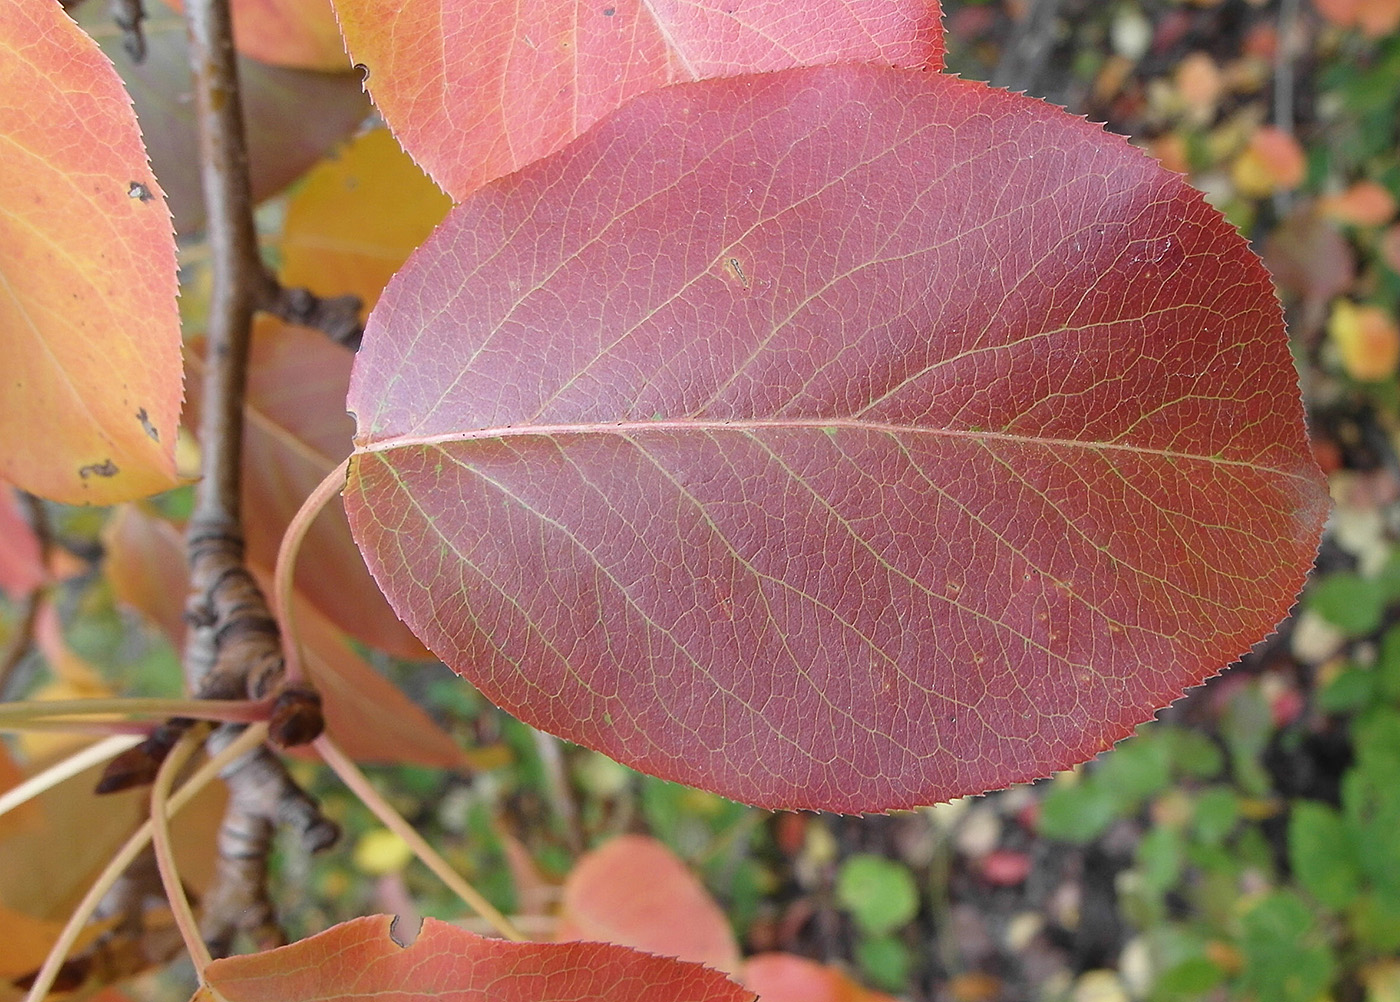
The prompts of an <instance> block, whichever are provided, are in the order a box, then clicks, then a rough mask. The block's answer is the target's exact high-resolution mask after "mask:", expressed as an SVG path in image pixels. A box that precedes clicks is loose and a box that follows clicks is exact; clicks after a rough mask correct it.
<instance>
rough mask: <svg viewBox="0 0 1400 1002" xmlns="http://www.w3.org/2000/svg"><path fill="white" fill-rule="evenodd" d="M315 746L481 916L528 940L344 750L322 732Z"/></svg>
mask: <svg viewBox="0 0 1400 1002" xmlns="http://www.w3.org/2000/svg"><path fill="white" fill-rule="evenodd" d="M312 747H314V748H315V749H316V751H317V753H319V754H320V756H321V758H323V759H324V760H325V762H326V764H327V765H328V766H330V767H331V769H333V770H334V771H335V774H336V775H337V776H339V777H340V781H341V782H342V783H344V784H345V785H346V786H348V787H349V788H350V790H351V792H352V793H354V794H355V796H357V797H359V798H360V802H361V803H363V804H364V805H365V806H366V807H368V808H369V809H370V810H371V811H373V812H374V816H375V817H377V818H378V819H379V820H380V822H381V823H382V824H383V825H384V827H385V828H388V829H389V830H390V831H391V832H393V833H394V834H395V835H397V836H398V837H399V838H401V839H403V840H404V842H406V843H407V844H408V847H409V848H410V849H412V850H413V854H414V855H415V856H417V857H418V858H419V859H420V860H422V862H423V865H424V866H426V867H427V868H428V869H429V870H431V871H433V873H434V874H435V875H436V876H437V878H438V879H439V880H441V881H442V882H443V883H444V884H446V885H447V886H448V888H449V889H450V890H451V891H452V892H453V893H455V894H456V895H457V896H458V897H459V898H461V899H462V900H463V901H465V902H466V903H467V905H468V906H470V907H471V909H472V910H473V911H475V912H476V913H477V914H478V915H480V916H481V917H482V918H484V919H485V920H486V921H487V922H489V923H491V926H492V927H493V928H494V929H495V930H496V931H497V932H499V933H500V934H501V935H502V936H504V937H505V938H506V939H511V940H515V941H516V942H524V941H525V939H526V936H525V934H524V933H522V932H521V931H520V930H519V929H517V928H516V927H515V925H514V924H513V923H512V922H511V921H510V919H508V918H506V917H505V916H504V915H502V914H501V913H500V911H498V910H497V909H496V907H495V906H494V905H492V904H491V902H489V901H487V900H486V898H485V897H484V896H483V895H482V893H481V892H480V891H478V890H477V889H476V888H475V887H473V886H472V885H471V884H469V883H467V882H466V881H465V880H463V879H462V877H461V875H460V874H458V873H457V871H456V870H454V869H452V867H451V866H449V865H448V863H447V860H445V859H443V858H442V856H440V855H438V852H437V850H436V849H434V848H433V847H432V846H430V845H429V844H428V843H427V841H426V840H425V839H424V838H423V836H421V835H419V834H418V832H417V831H415V830H414V828H413V826H412V825H410V824H409V823H408V822H407V821H405V820H404V819H403V817H402V816H401V815H400V814H399V812H398V811H396V810H394V808H393V807H391V806H390V805H389V802H388V801H387V800H385V799H384V798H383V797H381V796H380V795H379V791H378V790H376V789H375V788H374V787H373V786H372V785H371V784H370V781H369V779H368V778H366V776H365V774H364V773H362V772H361V771H360V770H359V767H357V766H356V765H355V763H354V762H351V761H350V759H349V758H347V757H346V755H345V753H344V752H342V751H341V750H340V749H339V748H338V747H336V745H335V742H333V741H332V740H331V739H330V738H329V737H327V736H326V735H324V734H322V735H321V736H320V737H319V738H317V739H316V740H315V741H314V742H312Z"/></svg>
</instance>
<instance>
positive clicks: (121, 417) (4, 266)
mask: <svg viewBox="0 0 1400 1002" xmlns="http://www.w3.org/2000/svg"><path fill="white" fill-rule="evenodd" d="M0 94H5V95H8V96H7V97H6V99H5V100H4V101H3V103H0V136H3V137H4V140H5V141H4V142H3V143H0V176H3V177H4V178H5V183H4V184H3V185H0V357H3V358H4V359H5V390H4V393H3V394H0V476H3V477H4V478H5V479H7V480H10V481H12V482H13V483H15V484H17V485H18V486H20V487H23V488H24V489H25V490H28V491H31V492H33V493H35V494H39V495H41V496H43V497H47V498H53V499H54V500H58V501H65V502H69V503H72V504H110V503H112V502H115V501H121V500H123V499H126V498H133V497H141V496H143V495H146V494H151V493H154V492H156V491H160V490H164V489H166V488H168V487H171V486H174V484H175V426H176V421H177V419H178V418H179V414H180V393H181V371H180V324H179V318H178V316H177V314H176V310H175V240H174V234H173V233H172V232H171V229H170V213H169V211H168V210H167V209H166V207H165V199H164V198H163V197H162V195H161V191H160V188H159V186H158V185H157V184H156V181H155V178H154V177H152V175H151V168H150V165H149V164H148V163H147V162H146V150H145V148H144V147H143V146H142V145H141V134H140V132H139V130H138V129H137V127H136V118H135V116H134V115H133V114H132V113H131V104H130V101H129V99H128V98H127V96H126V91H125V90H124V89H123V88H122V83H121V80H120V78H118V76H117V74H116V72H115V71H114V70H113V69H112V64H111V63H110V62H108V61H107V59H106V57H105V56H103V55H102V52H101V50H99V49H98V47H97V45H96V43H94V42H93V40H92V39H91V38H89V37H88V36H87V35H85V34H83V32H82V31H81V30H80V29H79V28H78V26H77V25H75V24H74V23H73V21H72V20H71V19H70V18H69V17H68V15H67V14H65V13H63V10H62V8H60V7H59V6H58V5H57V4H56V3H14V2H10V3H4V4H0ZM19 95H23V99H22V100H20V99H18V96H19Z"/></svg>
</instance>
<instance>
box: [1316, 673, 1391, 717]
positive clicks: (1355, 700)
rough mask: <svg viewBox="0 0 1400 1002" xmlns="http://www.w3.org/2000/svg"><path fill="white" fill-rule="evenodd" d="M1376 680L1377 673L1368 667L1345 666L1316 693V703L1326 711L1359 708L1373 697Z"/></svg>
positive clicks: (1336, 711)
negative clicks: (1343, 669) (1344, 668)
mask: <svg viewBox="0 0 1400 1002" xmlns="http://www.w3.org/2000/svg"><path fill="white" fill-rule="evenodd" d="M1377 682H1378V676H1377V673H1376V672H1375V671H1373V670H1371V669H1369V668H1356V667H1351V668H1347V669H1346V670H1345V671H1343V672H1342V673H1341V674H1339V675H1338V676H1337V677H1336V678H1334V679H1332V681H1331V682H1329V683H1328V684H1327V686H1326V688H1324V689H1323V690H1322V691H1321V692H1320V693H1318V696H1317V704H1318V706H1319V707H1321V708H1322V709H1323V710H1325V711H1326V712H1328V713H1347V712H1350V711H1352V710H1357V709H1360V708H1361V707H1363V706H1366V705H1367V704H1369V703H1370V702H1371V700H1372V699H1374V698H1375V695H1376V690H1377V688H1378V685H1377Z"/></svg>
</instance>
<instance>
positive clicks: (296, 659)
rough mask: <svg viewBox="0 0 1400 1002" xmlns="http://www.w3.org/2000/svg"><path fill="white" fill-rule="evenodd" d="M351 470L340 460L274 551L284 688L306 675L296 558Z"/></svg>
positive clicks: (275, 602) (274, 590) (275, 609)
mask: <svg viewBox="0 0 1400 1002" xmlns="http://www.w3.org/2000/svg"><path fill="white" fill-rule="evenodd" d="M349 470H350V459H349V457H346V458H345V459H343V460H341V462H340V465H339V466H337V467H336V468H335V469H333V470H331V472H330V473H327V474H326V477H325V479H324V480H322V481H321V482H320V483H319V484H317V485H316V489H315V490H313V491H312V492H311V495H310V496H309V497H308V498H307V499H306V500H305V501H303V502H302V503H301V507H300V508H298V509H297V513H296V514H295V515H293V516H292V520H291V522H290V523H288V525H287V531H286V532H284V533H282V543H281V545H280V546H279V547H278V548H277V567H276V569H275V570H274V571H273V574H272V613H273V615H274V616H276V617H277V627H278V629H279V630H281V631H282V658H283V661H284V667H283V678H284V679H285V680H286V681H285V684H286V685H289V686H290V685H295V684H297V683H299V682H301V681H302V680H303V678H304V677H305V672H304V671H303V670H302V666H301V637H300V636H299V635H298V634H297V631H296V623H295V622H294V619H293V612H292V593H293V591H294V590H295V575H296V564H297V554H298V553H300V552H301V544H302V542H303V541H304V540H305V539H306V533H307V532H308V531H309V530H310V528H311V525H312V523H313V522H315V521H316V516H317V515H319V514H320V513H321V509H322V508H324V507H325V506H326V505H327V503H329V502H330V499H331V498H333V497H335V495H336V492H337V491H339V490H340V489H341V488H343V487H344V486H345V477H346V475H347V473H348V472H349Z"/></svg>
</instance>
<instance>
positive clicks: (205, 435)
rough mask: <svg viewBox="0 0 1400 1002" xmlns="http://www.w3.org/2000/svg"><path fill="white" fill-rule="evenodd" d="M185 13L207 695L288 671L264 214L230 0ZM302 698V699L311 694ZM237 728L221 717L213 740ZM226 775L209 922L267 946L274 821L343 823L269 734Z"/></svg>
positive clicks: (198, 632) (199, 679)
mask: <svg viewBox="0 0 1400 1002" xmlns="http://www.w3.org/2000/svg"><path fill="white" fill-rule="evenodd" d="M185 15H186V18H187V21H188V26H189V39H190V49H189V52H190V65H191V68H192V70H193V74H194V90H195V111H196V117H197V120H198V124H199V153H200V176H201V180H202V181H203V186H204V200H205V212H206V218H207V220H208V243H209V259H210V273H211V279H212V290H211V296H210V307H209V323H208V337H207V342H208V354H207V358H208V364H207V367H206V369H205V379H204V406H203V408H202V415H201V421H200V436H199V437H200V444H201V446H202V448H203V455H202V462H203V469H202V471H201V472H202V473H203V477H202V479H201V481H200V483H199V486H198V488H197V489H196V493H195V509H194V514H193V516H192V517H191V519H190V524H189V529H188V532H187V536H186V544H187V547H188V551H189V563H190V587H191V597H190V603H189V607H188V616H189V619H190V622H191V629H190V631H189V640H188V643H187V647H186V651H185V671H186V676H187V678H188V681H189V685H190V688H191V689H192V690H193V691H195V692H197V693H198V694H199V695H200V696H201V697H204V698H223V699H228V698H252V699H261V698H263V697H264V696H267V695H269V694H271V693H272V692H273V691H274V690H275V689H276V688H277V687H278V686H279V684H280V682H281V679H282V674H283V664H282V652H281V640H280V637H279V635H278V630H277V624H276V621H275V620H274V619H273V617H272V614H271V613H270V612H269V611H268V606H267V600H266V599H265V598H264V596H263V594H262V592H261V590H259V588H258V586H257V584H256V582H255V581H254V580H253V577H252V575H251V574H250V573H249V572H248V569H247V567H246V566H245V564H244V559H243V557H244V553H243V549H244V548H243V523H242V512H241V511H240V492H241V485H242V465H243V407H244V395H245V390H246V385H247V376H248V357H249V350H250V345H251V340H252V322H253V313H254V311H255V310H256V309H258V308H259V306H260V305H261V304H263V303H264V302H265V301H266V296H267V289H268V278H267V270H266V268H265V266H264V264H263V261H262V258H261V256H260V255H259V252H258V241H257V229H256V226H255V225H254V221H253V199H252V193H251V191H252V189H251V184H250V182H249V177H248V149H247V140H246V136H245V133H244V126H243V109H242V105H241V103H240V97H239V87H238V66H237V62H236V59H235V55H234V49H233V26H232V19H231V17H230V14H229V4H228V0H186V3H185ZM299 706H300V707H301V708H302V709H304V701H303V703H302V704H299ZM293 719H294V720H295V724H296V726H294V727H292V728H290V730H292V731H294V732H295V733H296V734H297V736H298V737H305V736H307V735H308V734H309V735H310V736H314V734H315V732H316V731H318V730H319V717H317V719H316V720H313V721H310V722H309V723H308V722H307V721H306V720H305V719H304V717H303V716H301V715H300V714H293ZM231 733H232V732H231V730H230V729H229V728H221V729H220V731H219V732H216V735H215V737H214V738H213V739H211V747H214V746H217V745H218V744H219V743H221V742H226V741H227V740H229V738H230V735H231ZM225 778H226V781H227V783H228V787H229V792H230V800H229V807H228V810H227V812H226V813H225V816H224V822H223V827H222V829H221V833H220V839H219V857H220V858H219V869H218V879H217V880H216V882H215V886H214V888H213V889H212V890H211V892H210V895H209V900H208V906H207V907H206V909H205V912H204V919H203V923H202V925H203V928H204V935H205V937H206V940H207V941H209V942H210V944H211V946H213V947H214V950H215V953H216V955H217V954H219V953H222V952H224V951H225V950H227V949H228V948H229V946H230V944H231V941H232V938H233V936H234V934H235V933H236V932H240V931H242V932H245V933H250V934H251V935H252V937H253V939H254V940H255V942H257V943H258V944H259V946H265V945H274V944H275V943H276V942H277V941H279V939H280V937H281V932H280V929H279V928H278V927H277V924H276V921H275V918H274V917H273V912H272V908H271V905H270V903H269V901H268V897H267V890H266V877H267V853H268V851H269V847H270V836H271V833H272V831H273V828H274V825H275V824H283V825H287V826H289V827H291V828H292V829H293V830H294V831H295V832H296V833H297V834H298V835H299V836H300V837H301V840H302V842H303V843H304V844H305V845H306V846H307V847H308V848H309V849H313V850H314V849H317V848H322V847H324V846H325V845H327V844H329V842H330V841H333V840H334V838H335V834H336V831H335V828H334V826H333V825H331V824H330V822H328V821H326V820H325V818H323V817H322V816H321V814H320V811H319V809H318V808H317V806H316V804H315V803H314V802H313V801H312V800H311V799H310V798H309V797H307V796H306V794H305V793H303V792H302V791H301V790H300V789H299V788H298V787H297V786H296V784H295V783H294V782H293V781H292V780H291V778H290V777H289V776H288V775H287V773H286V770H285V769H283V768H282V765H281V763H280V762H279V761H278V760H277V759H276V758H275V757H274V756H273V755H272V754H271V753H270V752H269V751H268V750H267V749H266V748H265V747H259V748H257V749H256V750H255V751H254V752H252V753H251V754H250V755H249V756H247V757H245V758H244V759H243V760H242V762H241V763H239V764H238V765H235V766H234V767H232V768H231V770H230V771H229V773H228V774H227V775H226V777H225Z"/></svg>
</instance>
